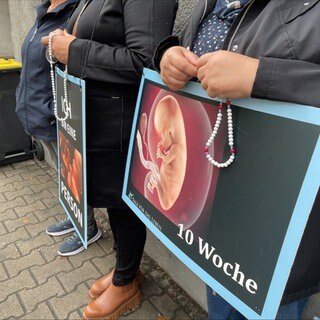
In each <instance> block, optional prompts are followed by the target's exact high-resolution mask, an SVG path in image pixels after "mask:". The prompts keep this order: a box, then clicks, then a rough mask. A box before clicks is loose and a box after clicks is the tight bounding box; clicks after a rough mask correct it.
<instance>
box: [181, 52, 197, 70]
mask: <svg viewBox="0 0 320 320" xmlns="http://www.w3.org/2000/svg"><path fill="white" fill-rule="evenodd" d="M183 54H184V56H185V58H186V59H187V60H188V61H189V62H190V63H191V64H192V65H193V66H195V67H196V66H197V63H198V59H199V57H198V56H197V55H196V54H195V53H193V52H191V51H189V50H185V51H184V52H183Z"/></svg>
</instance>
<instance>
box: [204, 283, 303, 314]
mask: <svg viewBox="0 0 320 320" xmlns="http://www.w3.org/2000/svg"><path fill="white" fill-rule="evenodd" d="M307 300H308V299H307V298H305V299H300V300H297V301H294V302H292V303H289V304H285V305H282V306H281V307H280V308H279V310H278V313H277V317H276V319H277V320H287V319H290V320H300V319H301V315H302V312H303V310H304V307H305V305H306V302H307ZM207 304H208V319H209V320H244V319H246V318H245V317H244V316H243V315H242V314H241V313H240V312H238V311H237V310H236V309H234V308H233V307H232V306H231V305H230V304H229V303H228V302H227V301H225V300H224V299H223V298H221V297H220V296H219V295H218V294H215V295H214V294H213V292H212V289H211V288H210V287H209V286H207Z"/></svg>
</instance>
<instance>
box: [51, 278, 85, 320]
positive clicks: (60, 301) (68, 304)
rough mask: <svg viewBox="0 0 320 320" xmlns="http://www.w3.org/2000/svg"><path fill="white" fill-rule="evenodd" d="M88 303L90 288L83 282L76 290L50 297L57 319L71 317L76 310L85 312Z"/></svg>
mask: <svg viewBox="0 0 320 320" xmlns="http://www.w3.org/2000/svg"><path fill="white" fill-rule="evenodd" d="M87 303H88V289H87V287H86V286H85V285H84V284H81V285H80V286H78V287H77V288H76V290H74V291H72V292H70V293H69V294H66V295H64V296H61V297H54V298H52V299H50V302H49V304H50V306H51V307H52V309H53V310H54V312H55V319H69V316H70V315H71V314H74V313H75V312H76V311H79V312H81V314H82V312H83V310H84V308H85V306H86V305H87Z"/></svg>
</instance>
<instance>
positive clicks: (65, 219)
mask: <svg viewBox="0 0 320 320" xmlns="http://www.w3.org/2000/svg"><path fill="white" fill-rule="evenodd" d="M68 221H69V219H68V218H64V219H63V220H61V221H59V222H58V225H59V226H60V225H62V224H64V223H65V222H68Z"/></svg>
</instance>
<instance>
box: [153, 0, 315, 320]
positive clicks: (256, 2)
mask: <svg viewBox="0 0 320 320" xmlns="http://www.w3.org/2000/svg"><path fill="white" fill-rule="evenodd" d="M319 16H320V1H319V0H315V1H308V2H303V1H300V0H282V1H274V0H241V1H232V0H204V1H199V3H198V5H197V6H196V7H195V9H194V11H193V14H192V17H191V18H190V23H189V25H188V26H187V28H186V29H185V30H184V31H183V32H182V34H181V36H180V37H175V36H170V37H168V38H167V39H165V40H163V41H162V42H161V43H159V45H158V47H157V50H156V51H155V55H154V66H155V68H156V69H158V71H160V74H161V78H162V80H163V81H164V83H165V84H166V85H167V86H168V87H169V88H170V89H171V90H174V91H175V90H180V89H182V88H183V87H184V86H185V85H186V84H187V83H188V82H189V81H190V80H198V81H199V82H200V83H201V85H202V87H203V89H204V90H206V92H207V94H208V95H209V96H210V97H218V98H221V99H225V98H228V99H232V98H245V97H255V98H260V99H269V100H278V101H285V102H292V103H297V104H305V105H311V106H315V107H320V90H319V79H320V60H319V47H320V42H319V38H318V36H317V35H318V34H319V32H320V25H319V24H318V23H317V21H318V18H319ZM292 174H294V172H293V173H292ZM317 212H319V196H318V197H317V198H316V201H315V204H314V208H313V210H312V212H311V214H310V217H309V221H308V224H307V227H306V229H305V233H304V236H303V238H302V241H301V243H300V247H299V250H298V253H297V256H296V259H295V262H294V264H293V267H292V269H291V274H290V277H289V280H288V282H287V287H286V289H285V293H284V296H283V300H282V303H281V304H282V306H281V307H280V308H279V312H278V315H277V318H278V319H289V318H290V319H301V315H302V311H303V309H304V305H305V303H306V299H307V297H308V296H309V295H310V294H312V293H314V292H316V291H317V287H318V284H319V283H320V272H319V263H320V261H319V260H320V258H319V256H320V255H319V247H320V237H319V235H318V230H317V226H319V218H318V216H319V214H317ZM207 297H208V310H209V318H210V319H243V316H242V315H241V314H240V313H239V312H237V311H236V310H235V309H233V308H232V306H231V305H229V304H228V303H227V302H226V301H224V300H223V299H222V298H221V297H220V296H218V295H213V294H212V290H211V289H210V288H208V290H207Z"/></svg>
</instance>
